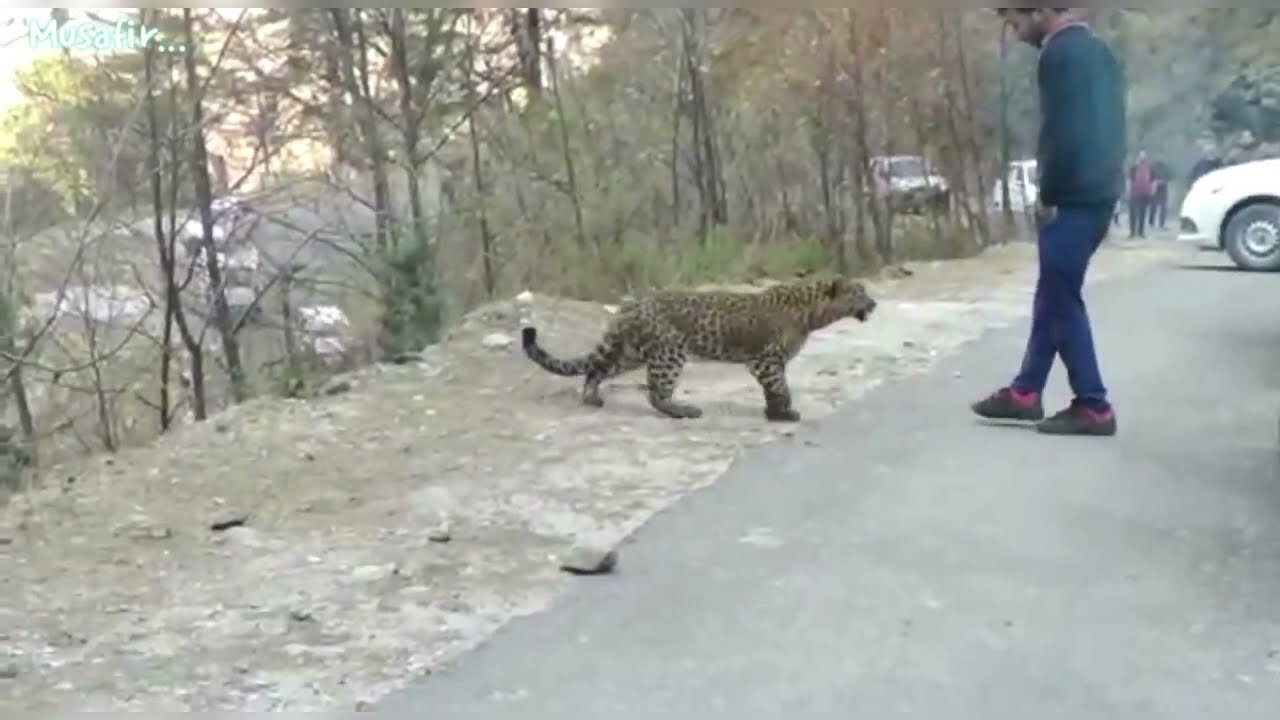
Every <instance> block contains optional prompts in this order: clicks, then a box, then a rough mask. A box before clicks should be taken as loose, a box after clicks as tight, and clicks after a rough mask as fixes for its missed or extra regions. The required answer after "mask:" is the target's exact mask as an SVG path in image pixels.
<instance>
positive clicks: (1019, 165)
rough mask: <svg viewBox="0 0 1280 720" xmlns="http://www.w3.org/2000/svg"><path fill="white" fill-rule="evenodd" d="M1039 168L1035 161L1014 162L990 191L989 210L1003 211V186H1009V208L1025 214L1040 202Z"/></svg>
mask: <svg viewBox="0 0 1280 720" xmlns="http://www.w3.org/2000/svg"><path fill="white" fill-rule="evenodd" d="M1039 173H1040V166H1039V163H1037V162H1036V161H1035V160H1014V161H1013V162H1011V163H1009V169H1008V171H1007V172H1006V173H1005V176H1004V178H1003V179H1001V180H996V182H995V187H993V188H992V189H991V208H992V209H994V210H1002V209H1004V186H1005V183H1008V184H1009V207H1010V208H1012V209H1013V211H1014V212H1019V213H1020V212H1026V211H1027V210H1028V209H1030V208H1034V207H1035V205H1036V203H1037V202H1039V201H1040V185H1039V179H1040V174H1039Z"/></svg>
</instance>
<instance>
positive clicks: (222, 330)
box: [182, 8, 248, 402]
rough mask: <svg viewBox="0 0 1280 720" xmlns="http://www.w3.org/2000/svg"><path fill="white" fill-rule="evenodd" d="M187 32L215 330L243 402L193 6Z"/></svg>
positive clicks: (186, 11) (194, 161) (194, 163)
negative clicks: (216, 221) (217, 236)
mask: <svg viewBox="0 0 1280 720" xmlns="http://www.w3.org/2000/svg"><path fill="white" fill-rule="evenodd" d="M182 23H183V31H184V33H185V35H186V47H187V51H186V52H185V53H184V54H183V61H184V64H185V66H186V72H187V89H188V92H190V93H191V97H190V104H191V123H192V128H191V137H190V147H191V173H192V178H193V179H194V181H195V189H196V203H197V204H198V206H199V210H200V227H201V231H202V233H203V238H202V244H203V248H204V260H205V268H206V272H207V273H208V276H209V285H210V286H211V287H212V289H213V292H212V295H213V297H212V298H211V300H212V302H213V317H214V325H215V329H216V330H217V331H218V336H219V340H221V342H222V352H223V356H224V357H225V359H226V363H227V373H228V375H229V377H230V380H231V396H232V399H233V400H234V401H235V402H243V401H244V400H245V399H247V398H248V386H247V384H246V378H245V375H244V368H243V367H242V366H241V364H240V346H239V343H238V342H237V340H236V336H235V333H234V332H233V331H232V327H231V309H230V308H229V307H228V306H227V296H226V294H225V292H224V288H223V285H222V268H220V267H219V262H218V251H217V247H216V246H215V245H214V242H213V209H212V207H213V191H212V189H211V188H210V184H209V157H208V151H207V150H206V148H205V139H204V85H203V83H201V82H200V76H199V73H197V72H196V58H195V53H196V48H197V47H198V46H197V45H196V41H195V32H194V31H193V24H194V23H193V21H192V18H191V9H190V8H183V10H182Z"/></svg>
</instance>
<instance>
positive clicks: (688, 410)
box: [645, 349, 702, 420]
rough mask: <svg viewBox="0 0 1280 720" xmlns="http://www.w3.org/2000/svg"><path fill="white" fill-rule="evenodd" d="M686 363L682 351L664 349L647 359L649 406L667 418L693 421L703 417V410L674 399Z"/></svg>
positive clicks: (651, 354)
mask: <svg viewBox="0 0 1280 720" xmlns="http://www.w3.org/2000/svg"><path fill="white" fill-rule="evenodd" d="M684 363H685V355H684V352H683V351H682V350H678V349H663V350H657V351H654V352H652V353H650V354H649V356H648V357H647V358H646V359H645V364H646V365H647V366H648V389H649V404H650V405H652V406H653V409H654V410H657V411H658V412H660V413H662V414H663V415H666V416H667V417H673V418H677V419H689V420H692V419H694V418H700V417H702V410H701V409H700V408H698V407H696V406H694V405H689V404H687V403H682V402H677V401H676V400H675V399H674V398H675V393H676V384H677V383H679V382H680V374H681V372H683V371H684Z"/></svg>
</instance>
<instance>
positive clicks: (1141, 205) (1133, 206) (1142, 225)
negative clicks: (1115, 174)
mask: <svg viewBox="0 0 1280 720" xmlns="http://www.w3.org/2000/svg"><path fill="white" fill-rule="evenodd" d="M1155 194H1156V193H1155V179H1154V177H1153V175H1152V172H1151V162H1150V161H1148V160H1147V151H1146V150H1141V151H1139V152H1138V159H1137V161H1135V162H1134V163H1133V165H1132V166H1131V167H1130V168H1129V238H1130V239H1132V238H1135V237H1146V236H1147V212H1148V211H1149V210H1150V208H1151V201H1152V198H1154V197H1155Z"/></svg>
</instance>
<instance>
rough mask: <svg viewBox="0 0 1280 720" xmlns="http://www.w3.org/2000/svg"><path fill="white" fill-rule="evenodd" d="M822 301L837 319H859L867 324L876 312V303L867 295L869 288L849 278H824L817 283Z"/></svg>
mask: <svg viewBox="0 0 1280 720" xmlns="http://www.w3.org/2000/svg"><path fill="white" fill-rule="evenodd" d="M815 282H816V283H817V288H816V290H817V291H818V293H819V296H820V298H821V301H822V302H823V303H824V304H826V306H827V307H828V308H829V311H830V313H831V314H832V315H834V316H835V318H837V319H838V318H847V317H852V318H857V319H858V322H866V321H867V320H869V319H870V318H871V313H873V312H875V309H876V301H875V300H874V299H873V298H872V297H871V296H870V295H869V294H867V287H866V286H865V285H863V284H862V283H860V282H858V281H857V280H852V279H850V278H847V277H833V278H823V279H821V280H817V281H815Z"/></svg>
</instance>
